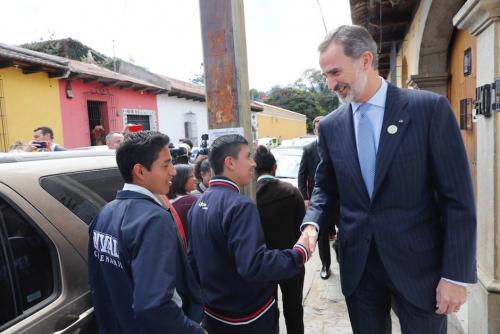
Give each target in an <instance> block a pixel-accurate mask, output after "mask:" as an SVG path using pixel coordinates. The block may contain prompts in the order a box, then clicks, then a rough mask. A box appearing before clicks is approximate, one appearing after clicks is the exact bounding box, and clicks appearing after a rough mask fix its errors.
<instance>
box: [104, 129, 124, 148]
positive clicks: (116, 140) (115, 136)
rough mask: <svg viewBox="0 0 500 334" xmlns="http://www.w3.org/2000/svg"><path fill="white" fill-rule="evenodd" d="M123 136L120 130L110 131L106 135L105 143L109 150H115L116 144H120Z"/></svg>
mask: <svg viewBox="0 0 500 334" xmlns="http://www.w3.org/2000/svg"><path fill="white" fill-rule="evenodd" d="M124 138H125V137H124V136H123V134H122V133H121V132H118V131H115V132H110V133H108V135H107V136H106V145H108V148H109V149H110V150H116V149H117V148H118V146H120V144H121V143H122V142H123V139H124Z"/></svg>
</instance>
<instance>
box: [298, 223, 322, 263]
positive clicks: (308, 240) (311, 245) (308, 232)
mask: <svg viewBox="0 0 500 334" xmlns="http://www.w3.org/2000/svg"><path fill="white" fill-rule="evenodd" d="M317 240H318V231H317V230H316V227H314V226H313V225H307V226H306V227H305V228H304V230H303V231H302V234H301V235H300V238H299V240H297V243H296V244H295V245H296V246H297V245H300V246H303V248H305V249H303V251H306V252H307V257H306V261H304V262H307V260H309V259H310V258H311V256H312V255H313V254H314V250H315V249H316V241H317ZM296 246H294V248H295V247H296Z"/></svg>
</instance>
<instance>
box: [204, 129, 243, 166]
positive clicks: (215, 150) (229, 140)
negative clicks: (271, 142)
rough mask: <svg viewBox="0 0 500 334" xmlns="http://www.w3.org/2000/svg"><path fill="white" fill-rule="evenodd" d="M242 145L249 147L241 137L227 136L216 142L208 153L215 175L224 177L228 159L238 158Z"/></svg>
mask: <svg viewBox="0 0 500 334" xmlns="http://www.w3.org/2000/svg"><path fill="white" fill-rule="evenodd" d="M241 145H248V141H247V140H246V139H245V137H243V136H241V135H225V136H220V137H219V138H217V139H216V140H214V142H213V143H212V146H211V147H210V152H209V153H208V161H210V166H212V170H213V171H214V174H215V175H222V173H223V172H224V160H225V159H226V157H228V156H231V157H233V158H235V159H237V158H238V153H240V149H241V147H240V146H241Z"/></svg>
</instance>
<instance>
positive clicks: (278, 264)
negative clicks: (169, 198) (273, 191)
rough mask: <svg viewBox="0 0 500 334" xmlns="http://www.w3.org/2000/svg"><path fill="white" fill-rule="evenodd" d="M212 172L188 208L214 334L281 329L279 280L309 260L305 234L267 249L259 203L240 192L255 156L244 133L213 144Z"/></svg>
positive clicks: (194, 258)
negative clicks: (286, 245)
mask: <svg viewBox="0 0 500 334" xmlns="http://www.w3.org/2000/svg"><path fill="white" fill-rule="evenodd" d="M209 161H210V165H211V166H212V169H213V172H214V175H215V176H214V177H213V178H212V179H211V181H210V186H209V188H208V189H207V190H206V191H205V192H204V193H203V194H202V195H201V197H200V198H199V199H198V200H197V202H195V204H194V205H193V207H192V208H191V210H190V211H189V214H188V221H189V227H188V229H189V233H188V235H189V251H188V256H189V261H190V263H191V265H192V267H193V269H194V271H195V274H196V276H197V278H198V279H199V280H200V282H201V287H202V292H203V302H204V305H205V314H206V315H207V317H206V328H207V330H208V332H209V333H210V334H226V333H227V334H229V333H231V334H238V333H242V334H243V333H244V334H254V333H255V334H268V333H269V334H270V333H272V334H278V333H279V322H278V319H279V313H278V308H277V306H276V300H275V299H274V297H273V292H274V289H275V284H276V283H275V282H276V281H277V280H281V279H285V278H290V277H293V276H295V275H297V274H298V273H299V272H300V271H301V269H302V268H303V266H304V263H305V262H306V261H307V260H308V258H309V254H308V253H307V252H308V251H307V249H308V248H309V247H308V244H307V239H305V238H303V237H301V238H299V240H298V242H297V243H296V244H295V245H294V247H293V248H292V249H286V250H269V249H267V248H266V244H265V239H264V233H263V232H262V227H261V224H260V221H259V212H258V211H257V207H256V205H255V204H254V203H253V202H252V201H251V200H250V198H248V197H247V196H244V195H242V194H240V187H242V186H245V185H248V184H249V183H250V182H251V181H252V173H253V169H254V168H255V162H254V160H253V158H252V156H251V154H250V151H249V149H248V142H247V141H246V139H245V138H244V137H242V136H240V135H226V136H222V137H219V138H217V139H216V140H215V141H214V142H213V144H212V147H211V148H210V153H209Z"/></svg>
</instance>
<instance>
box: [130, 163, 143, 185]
mask: <svg viewBox="0 0 500 334" xmlns="http://www.w3.org/2000/svg"><path fill="white" fill-rule="evenodd" d="M143 168H144V167H143V166H142V165H141V164H135V165H134V167H132V179H133V180H141V181H142V180H143V179H144V172H143Z"/></svg>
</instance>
